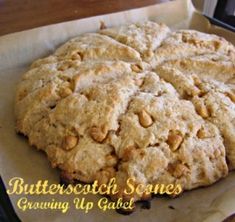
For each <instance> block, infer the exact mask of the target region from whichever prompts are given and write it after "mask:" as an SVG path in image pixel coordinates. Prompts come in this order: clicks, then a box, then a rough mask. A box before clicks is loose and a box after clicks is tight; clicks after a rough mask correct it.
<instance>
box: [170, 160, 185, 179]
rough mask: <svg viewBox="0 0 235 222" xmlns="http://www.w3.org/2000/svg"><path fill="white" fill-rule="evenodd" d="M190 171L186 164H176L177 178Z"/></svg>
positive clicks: (174, 172)
mask: <svg viewBox="0 0 235 222" xmlns="http://www.w3.org/2000/svg"><path fill="white" fill-rule="evenodd" d="M188 172H189V169H188V167H186V166H185V165H184V164H181V163H179V164H176V166H175V167H174V170H173V175H174V177H176V178H180V177H182V176H184V175H186V174H187V173H188Z"/></svg>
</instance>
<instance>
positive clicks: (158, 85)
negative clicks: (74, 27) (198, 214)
mask: <svg viewBox="0 0 235 222" xmlns="http://www.w3.org/2000/svg"><path fill="white" fill-rule="evenodd" d="M234 52H235V49H234V46H233V45H232V44H230V43H228V42H227V41H226V40H224V39H222V38H220V37H218V36H215V35H209V34H204V33H200V32H197V31H192V30H183V31H177V32H171V31H170V29H169V28H168V27H167V26H165V25H158V24H156V23H154V22H144V23H138V24H131V25H126V26H123V27H117V28H110V29H104V30H101V31H100V33H99V34H98V33H88V34H83V35H81V36H79V37H77V38H74V39H72V40H70V41H68V42H67V43H66V44H64V45H63V46H61V47H60V48H59V49H57V50H56V51H55V53H54V54H53V55H51V56H49V57H46V58H43V59H39V60H37V61H35V62H34V63H33V64H32V65H31V68H30V70H29V71H27V72H26V73H25V74H24V75H23V77H22V79H21V82H20V83H19V86H18V89H17V93H16V105H15V111H16V112H15V113H16V130H17V132H20V133H22V134H24V135H25V136H27V137H28V140H29V143H30V145H33V146H35V147H36V148H37V149H40V150H43V151H45V153H46V154H47V156H48V159H49V160H50V162H51V165H52V167H58V168H59V169H60V170H61V176H62V177H63V178H64V179H65V180H67V181H69V182H71V183H72V182H74V181H76V180H80V181H82V182H86V183H91V182H93V181H95V180H98V183H99V184H103V183H108V181H109V180H110V179H111V178H113V177H114V178H116V181H117V185H118V188H119V192H118V194H117V197H125V198H129V197H134V198H135V200H136V201H137V200H140V199H146V195H145V194H144V193H143V194H141V195H139V194H138V195H137V194H135V193H134V194H133V195H131V196H129V197H127V196H126V195H125V194H124V193H123V190H124V189H125V188H126V185H127V184H126V182H127V179H128V178H132V179H133V180H134V181H135V185H136V186H138V184H143V185H147V184H153V185H154V184H180V185H181V187H182V189H183V190H190V189H193V188H196V187H200V186H207V185H210V184H212V183H214V182H216V181H217V180H219V179H221V178H223V177H225V176H226V175H227V174H228V165H229V167H230V169H234V168H235V141H234V138H235V129H234V128H235V104H234V102H235V96H234V88H235V87H234V78H235V77H234V75H235V71H234ZM226 159H227V161H226ZM149 197H150V196H148V197H147V198H149ZM114 198H115V197H114Z"/></svg>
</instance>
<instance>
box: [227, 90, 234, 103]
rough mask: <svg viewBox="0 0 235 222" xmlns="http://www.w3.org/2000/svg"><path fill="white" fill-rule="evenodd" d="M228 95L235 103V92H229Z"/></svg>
mask: <svg viewBox="0 0 235 222" xmlns="http://www.w3.org/2000/svg"><path fill="white" fill-rule="evenodd" d="M226 95H227V96H228V97H229V98H230V99H231V101H232V102H234V103H235V94H234V93H232V92H227V93H226Z"/></svg>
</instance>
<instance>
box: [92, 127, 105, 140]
mask: <svg viewBox="0 0 235 222" xmlns="http://www.w3.org/2000/svg"><path fill="white" fill-rule="evenodd" d="M107 133H108V130H107V129H106V127H105V126H101V127H99V126H93V127H91V129H90V135H91V137H92V138H93V139H94V140H95V141H96V142H100V143H101V142H103V140H104V139H105V138H106V136H107Z"/></svg>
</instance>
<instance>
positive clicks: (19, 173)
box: [0, 0, 235, 222]
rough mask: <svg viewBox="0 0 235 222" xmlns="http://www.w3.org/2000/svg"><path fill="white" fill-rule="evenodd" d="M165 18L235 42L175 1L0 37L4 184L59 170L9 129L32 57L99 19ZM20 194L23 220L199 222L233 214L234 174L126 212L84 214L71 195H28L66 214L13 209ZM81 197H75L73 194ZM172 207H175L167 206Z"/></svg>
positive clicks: (54, 178)
mask: <svg viewBox="0 0 235 222" xmlns="http://www.w3.org/2000/svg"><path fill="white" fill-rule="evenodd" d="M147 19H150V20H154V21H157V22H164V23H166V24H167V25H169V26H170V27H171V28H173V29H179V28H189V27H191V28H194V29H197V30H200V31H204V32H208V33H217V34H219V35H221V36H224V37H225V38H227V39H228V40H230V41H232V42H233V44H235V34H234V33H232V32H229V31H227V30H224V29H221V28H218V27H213V26H211V25H210V24H209V22H208V21H207V19H205V18H204V17H203V16H201V15H200V14H199V13H197V12H195V11H194V8H193V6H192V4H191V2H190V1H189V0H177V1H173V2H168V3H164V4H159V5H153V6H149V7H145V8H141V9H135V10H131V11H125V12H119V13H114V14H109V15H103V16H96V17H92V18H87V19H82V20H76V21H72V22H66V23H61V24H56V25H50V26H45V27H41V28H36V29H33V30H28V31H23V32H19V33H15V34H10V35H6V36H2V37H0V173H1V176H2V177H3V180H4V181H5V183H6V187H9V186H8V184H7V183H8V181H9V179H11V178H12V177H22V178H24V180H25V182H26V183H29V184H30V183H36V182H37V181H38V180H48V181H49V183H58V181H59V172H58V171H57V170H55V169H52V168H51V167H50V164H49V162H48V161H47V158H46V156H45V155H44V154H43V153H42V152H38V151H36V150H35V149H32V148H31V147H30V146H29V145H28V143H27V140H26V139H25V138H24V137H22V136H19V135H16V133H15V131H14V113H13V109H14V94H15V89H16V84H17V82H18V81H19V80H20V77H21V75H22V73H23V72H25V71H26V70H27V68H28V65H30V63H31V62H32V61H34V60H35V59H37V58H39V57H42V56H46V55H48V54H50V53H51V52H52V51H53V50H54V49H55V48H56V47H58V46H59V45H60V44H62V43H63V42H65V41H66V40H68V39H69V38H71V37H74V36H76V35H78V34H81V33H84V32H90V31H96V30H97V29H99V26H100V21H104V22H105V24H106V25H107V26H108V27H109V26H116V25H121V24H125V23H130V22H137V21H143V20H147ZM24 196H25V195H10V198H11V200H12V202H13V205H14V207H15V209H16V212H17V214H18V215H19V217H20V218H21V219H22V221H24V222H31V221H35V222H37V221H38V222H39V221H40V222H41V221H45V222H52V221H53V222H54V221H55V222H62V221H81V222H83V221H89V222H90V221H97V222H101V221H102V222H103V221H118V222H122V221H123V222H124V221H125V222H129V221H140V222H141V221H148V222H151V221H161V222H173V221H176V222H177V221H180V222H182V221H185V222H186V221H192V222H193V221H195V222H196V221H197V222H199V221H204V222H217V221H218V222H220V221H222V220H223V219H224V218H225V217H227V216H229V215H231V214H232V213H235V173H234V172H232V173H230V174H229V176H228V177H227V178H225V179H223V180H221V181H219V182H217V183H216V184H214V185H212V186H210V187H207V188H200V189H196V190H193V191H190V192H185V193H184V194H183V195H182V196H180V197H179V198H176V199H170V198H154V199H153V200H152V202H151V203H152V207H151V209H150V210H143V209H140V207H139V206H137V210H136V212H135V213H133V214H131V215H130V216H123V215H120V214H117V213H116V212H115V211H107V212H102V211H101V210H100V209H98V207H94V208H93V209H92V210H91V211H89V213H87V214H86V213H85V212H84V211H83V210H78V209H75V208H74V205H73V199H74V198H75V196H74V195H66V196H59V195H55V196H49V195H33V196H27V198H28V199H29V200H32V201H51V200H52V199H53V198H54V199H55V200H57V201H68V202H70V206H71V207H70V209H69V210H68V212H66V213H65V214H63V213H61V211H59V210H27V211H22V210H20V209H18V207H17V206H16V203H17V201H18V199H19V198H21V197H24ZM76 197H80V196H76ZM85 198H86V201H93V202H94V204H95V205H96V203H97V202H98V200H99V199H100V198H101V196H98V195H87V196H86V197H85ZM170 206H173V207H174V209H171V208H170Z"/></svg>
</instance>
